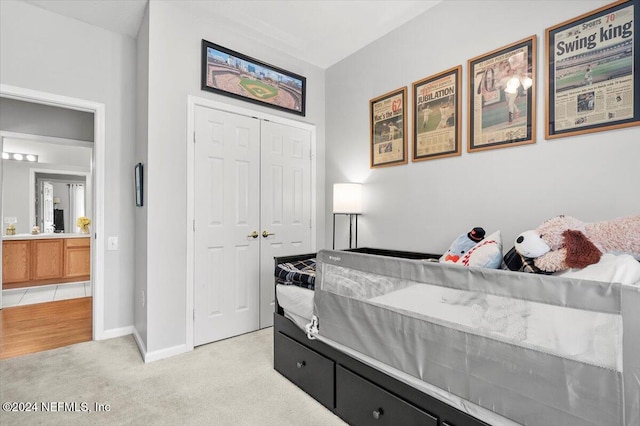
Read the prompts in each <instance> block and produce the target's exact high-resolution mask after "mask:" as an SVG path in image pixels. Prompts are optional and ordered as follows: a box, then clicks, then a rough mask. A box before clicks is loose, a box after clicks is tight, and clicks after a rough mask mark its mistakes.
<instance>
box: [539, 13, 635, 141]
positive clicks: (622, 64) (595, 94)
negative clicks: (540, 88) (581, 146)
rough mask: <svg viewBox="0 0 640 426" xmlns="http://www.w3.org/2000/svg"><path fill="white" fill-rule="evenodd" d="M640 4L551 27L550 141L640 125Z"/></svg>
mask: <svg viewBox="0 0 640 426" xmlns="http://www.w3.org/2000/svg"><path fill="white" fill-rule="evenodd" d="M639 18H640V0H623V1H617V2H615V3H612V4H610V5H607V6H604V7H602V8H600V9H597V10H594V11H592V12H589V13H586V14H584V15H581V16H578V17H577V18H574V19H571V20H569V21H565V22H563V23H561V24H558V25H556V26H554V27H551V28H547V29H546V43H545V56H546V61H547V66H546V68H545V77H546V78H545V80H546V85H547V87H546V95H547V99H546V112H545V116H546V117H545V118H546V123H545V136H546V138H547V139H552V138H559V137H563V136H572V135H579V134H583V133H589V132H599V131H603V130H609V129H616V128H620V127H630V126H637V125H638V124H640V87H639V86H640V84H639V81H640V80H638V73H639V72H640V63H639V60H638V52H637V50H638V49H637V48H636V43H635V41H636V39H637V31H636V29H637V24H636V23H637V22H638V19H639Z"/></svg>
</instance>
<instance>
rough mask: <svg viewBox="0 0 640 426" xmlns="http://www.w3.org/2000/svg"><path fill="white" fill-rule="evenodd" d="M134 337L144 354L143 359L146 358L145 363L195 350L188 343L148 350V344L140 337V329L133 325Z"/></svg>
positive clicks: (141, 353)
mask: <svg viewBox="0 0 640 426" xmlns="http://www.w3.org/2000/svg"><path fill="white" fill-rule="evenodd" d="M133 338H134V339H135V341H136V344H137V345H138V350H139V351H140V355H142V359H143V360H144V362H145V363H147V362H153V361H159V360H161V359H165V358H169V357H172V356H174V355H179V354H183V353H185V352H190V351H192V350H193V348H190V347H189V346H187V345H178V346H172V347H170V348H166V349H160V350H157V351H153V352H147V346H146V345H145V344H144V341H143V340H142V337H140V334H139V333H138V330H136V328H135V327H133Z"/></svg>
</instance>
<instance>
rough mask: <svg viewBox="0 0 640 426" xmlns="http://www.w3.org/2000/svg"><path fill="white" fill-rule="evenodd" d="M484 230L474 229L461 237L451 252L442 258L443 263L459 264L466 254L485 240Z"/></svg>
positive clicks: (452, 245) (454, 243)
mask: <svg viewBox="0 0 640 426" xmlns="http://www.w3.org/2000/svg"><path fill="white" fill-rule="evenodd" d="M484 234H485V232H484V229H483V228H480V227H476V228H473V229H472V230H471V231H469V232H467V233H466V234H462V235H460V236H459V237H458V238H456V240H455V241H454V242H453V243H452V244H451V246H450V247H449V250H447V251H446V253H445V254H443V255H442V256H441V257H440V262H441V263H458V261H459V260H460V259H462V257H463V256H464V254H465V253H466V252H468V251H469V250H471V249H472V248H473V247H474V246H475V245H476V244H478V243H479V242H480V241H482V240H483V238H484Z"/></svg>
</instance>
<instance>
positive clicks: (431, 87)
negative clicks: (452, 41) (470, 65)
mask: <svg viewBox="0 0 640 426" xmlns="http://www.w3.org/2000/svg"><path fill="white" fill-rule="evenodd" d="M461 80H462V66H460V65H458V66H457V67H455V68H451V69H448V70H446V71H443V72H441V73H439V74H436V75H433V76H431V77H427V78H425V79H423V80H420V81H416V82H415V83H413V86H412V87H413V150H412V161H424V160H432V159H434V158H443V157H452V156H455V155H460V152H461V149H460V134H461V127H460V109H461V106H460V105H461V102H460V99H461V95H462V94H461V90H460V87H461V84H462V83H461Z"/></svg>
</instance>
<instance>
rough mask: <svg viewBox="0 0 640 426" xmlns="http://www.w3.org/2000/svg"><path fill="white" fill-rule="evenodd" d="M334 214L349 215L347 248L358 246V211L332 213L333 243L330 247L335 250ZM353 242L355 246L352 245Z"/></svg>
mask: <svg viewBox="0 0 640 426" xmlns="http://www.w3.org/2000/svg"><path fill="white" fill-rule="evenodd" d="M336 215H345V216H349V248H350V249H351V248H358V216H360V214H359V213H334V214H333V244H332V249H333V250H335V249H336ZM354 216H355V231H356V232H355V238H353V237H354V233H353V222H354V220H353V218H354ZM354 242H355V247H352V245H353V243H354Z"/></svg>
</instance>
